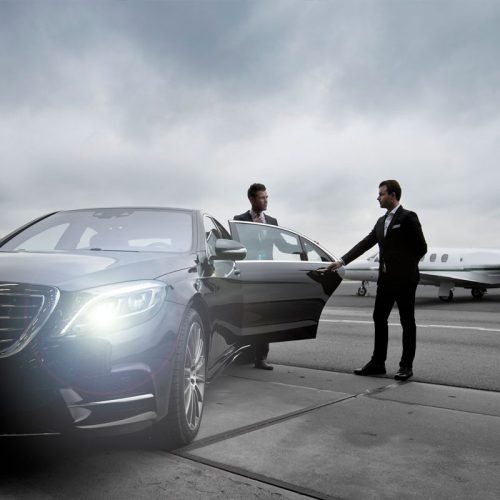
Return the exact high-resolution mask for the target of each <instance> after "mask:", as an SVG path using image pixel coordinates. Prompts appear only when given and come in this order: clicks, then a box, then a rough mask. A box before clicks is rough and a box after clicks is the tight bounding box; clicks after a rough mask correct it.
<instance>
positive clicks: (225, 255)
mask: <svg viewBox="0 0 500 500" xmlns="http://www.w3.org/2000/svg"><path fill="white" fill-rule="evenodd" d="M246 256H247V249H246V248H245V247H244V246H243V245H242V244H241V243H240V242H239V241H235V240H222V239H221V240H217V241H216V242H215V255H213V256H212V257H211V258H212V260H243V259H244V258H245V257H246Z"/></svg>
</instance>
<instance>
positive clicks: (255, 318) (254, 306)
mask: <svg viewBox="0 0 500 500" xmlns="http://www.w3.org/2000/svg"><path fill="white" fill-rule="evenodd" d="M229 227H230V229H231V237H232V238H233V239H234V240H237V241H239V242H241V243H242V244H243V245H245V247H246V249H247V256H246V259H245V260H241V261H238V262H237V263H236V267H237V269H236V270H235V272H236V273H237V274H238V276H239V278H240V280H241V281H240V282H241V293H242V302H243V310H242V323H241V326H242V328H241V332H240V335H241V336H242V339H241V341H242V342H245V343H247V342H248V343H251V342H255V341H257V340H258V341H265V342H282V341H288V340H297V339H307V338H315V337H316V332H317V329H318V323H319V318H320V316H321V312H322V311H323V307H324V306H325V304H326V302H327V301H328V299H329V298H330V295H331V294H332V293H333V292H334V291H335V290H336V288H337V287H338V286H339V284H340V282H341V281H342V276H341V275H340V274H339V273H338V272H325V271H324V269H325V267H326V266H327V265H328V263H329V262H331V261H333V260H335V259H334V257H333V256H332V255H330V254H329V253H328V252H327V251H325V250H324V249H323V248H321V247H320V246H319V245H317V244H316V243H314V242H312V241H311V240H309V239H307V238H305V237H304V236H302V235H300V234H298V233H296V232H294V231H291V230H289V229H284V228H281V227H278V226H271V225H268V224H260V223H254V222H242V221H229ZM341 272H343V271H341Z"/></svg>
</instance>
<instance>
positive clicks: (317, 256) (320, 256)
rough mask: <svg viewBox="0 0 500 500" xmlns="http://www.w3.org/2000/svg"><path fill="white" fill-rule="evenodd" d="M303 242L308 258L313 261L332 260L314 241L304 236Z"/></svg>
mask: <svg viewBox="0 0 500 500" xmlns="http://www.w3.org/2000/svg"><path fill="white" fill-rule="evenodd" d="M302 243H303V245H304V250H305V252H306V255H307V260H309V261H311V262H330V260H331V259H330V258H329V257H328V255H326V253H325V252H323V250H321V248H319V247H318V246H317V245H315V244H314V243H311V242H310V241H308V240H306V239H304V238H302Z"/></svg>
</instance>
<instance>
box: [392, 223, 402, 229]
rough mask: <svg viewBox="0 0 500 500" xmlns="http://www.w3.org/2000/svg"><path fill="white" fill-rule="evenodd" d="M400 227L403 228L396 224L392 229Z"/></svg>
mask: <svg viewBox="0 0 500 500" xmlns="http://www.w3.org/2000/svg"><path fill="white" fill-rule="evenodd" d="M398 227H401V224H396V225H395V226H392V229H397V228H398Z"/></svg>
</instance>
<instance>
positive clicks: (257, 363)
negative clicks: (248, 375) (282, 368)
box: [254, 359, 274, 370]
mask: <svg viewBox="0 0 500 500" xmlns="http://www.w3.org/2000/svg"><path fill="white" fill-rule="evenodd" d="M254 366H255V368H260V369H261V370H274V366H272V365H270V364H269V363H268V362H267V361H266V360H265V359H260V360H258V361H255V365H254Z"/></svg>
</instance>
